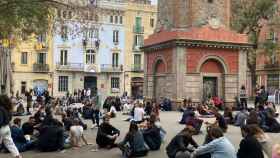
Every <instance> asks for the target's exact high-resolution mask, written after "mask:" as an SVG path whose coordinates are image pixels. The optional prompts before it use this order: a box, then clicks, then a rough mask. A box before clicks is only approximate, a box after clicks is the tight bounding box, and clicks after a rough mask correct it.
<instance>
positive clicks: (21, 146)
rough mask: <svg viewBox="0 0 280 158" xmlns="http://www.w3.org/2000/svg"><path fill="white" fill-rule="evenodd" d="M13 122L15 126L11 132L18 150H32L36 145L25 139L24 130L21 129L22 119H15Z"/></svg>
mask: <svg viewBox="0 0 280 158" xmlns="http://www.w3.org/2000/svg"><path fill="white" fill-rule="evenodd" d="M13 122H14V124H13V125H12V127H11V132H12V138H13V141H14V143H15V145H16V147H17V149H18V150H19V152H24V151H27V150H30V149H31V148H32V147H33V146H34V145H33V142H31V141H29V140H27V139H26V138H25V137H24V133H23V130H22V129H21V119H20V118H15V119H14V121H13Z"/></svg>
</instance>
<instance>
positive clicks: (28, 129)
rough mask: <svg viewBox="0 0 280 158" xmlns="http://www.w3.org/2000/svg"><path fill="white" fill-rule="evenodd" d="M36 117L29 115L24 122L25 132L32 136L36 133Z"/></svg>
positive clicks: (23, 129)
mask: <svg viewBox="0 0 280 158" xmlns="http://www.w3.org/2000/svg"><path fill="white" fill-rule="evenodd" d="M34 125H35V118H34V117H33V116H31V117H29V119H28V121H27V122H25V123H23V124H22V131H23V134H24V135H25V136H26V135H28V136H29V137H32V136H33V134H34Z"/></svg>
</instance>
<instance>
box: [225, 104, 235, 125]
mask: <svg viewBox="0 0 280 158" xmlns="http://www.w3.org/2000/svg"><path fill="white" fill-rule="evenodd" d="M224 118H225V119H226V122H227V123H228V124H233V123H234V118H233V112H232V107H230V106H226V107H225V111H224Z"/></svg>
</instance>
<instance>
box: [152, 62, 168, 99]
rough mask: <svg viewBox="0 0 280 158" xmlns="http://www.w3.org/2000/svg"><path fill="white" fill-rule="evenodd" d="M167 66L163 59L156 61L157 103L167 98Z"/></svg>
mask: <svg viewBox="0 0 280 158" xmlns="http://www.w3.org/2000/svg"><path fill="white" fill-rule="evenodd" d="M165 73H166V64H165V62H164V60H163V59H158V60H156V62H155V64H154V94H153V96H154V98H155V99H156V101H157V102H160V101H161V100H162V99H163V98H165V97H166V96H165V95H166V93H165V88H166V82H165V81H166V76H165Z"/></svg>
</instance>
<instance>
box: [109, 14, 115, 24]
mask: <svg viewBox="0 0 280 158" xmlns="http://www.w3.org/2000/svg"><path fill="white" fill-rule="evenodd" d="M113 21H114V17H113V15H111V16H110V23H113Z"/></svg>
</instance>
